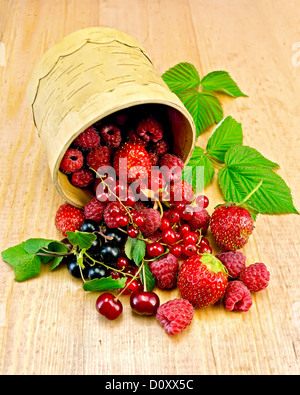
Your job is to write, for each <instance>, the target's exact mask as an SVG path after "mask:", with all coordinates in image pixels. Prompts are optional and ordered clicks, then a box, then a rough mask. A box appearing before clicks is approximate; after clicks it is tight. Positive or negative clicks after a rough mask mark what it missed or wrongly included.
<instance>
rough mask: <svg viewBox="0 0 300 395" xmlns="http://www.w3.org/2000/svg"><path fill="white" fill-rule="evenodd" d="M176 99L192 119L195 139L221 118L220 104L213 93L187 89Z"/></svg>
mask: <svg viewBox="0 0 300 395" xmlns="http://www.w3.org/2000/svg"><path fill="white" fill-rule="evenodd" d="M178 97H179V99H180V100H181V101H182V103H183V104H184V105H185V107H186V108H187V110H188V111H189V113H190V114H191V115H192V117H193V119H194V122H195V125H196V132H197V137H198V136H199V135H200V134H201V133H202V132H203V131H204V130H205V129H207V128H208V127H209V126H211V125H213V124H214V123H218V122H220V121H221V120H222V118H223V109H222V106H221V103H220V101H219V99H218V97H217V96H216V95H215V94H214V93H213V92H209V91H202V92H198V91H197V90H195V89H189V90H186V91H182V92H180V93H179V94H178Z"/></svg>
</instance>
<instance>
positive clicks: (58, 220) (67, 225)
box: [55, 203, 85, 237]
mask: <svg viewBox="0 0 300 395" xmlns="http://www.w3.org/2000/svg"><path fill="white" fill-rule="evenodd" d="M84 220H85V217H84V214H83V211H82V210H81V209H79V208H77V207H74V206H71V204H69V203H64V204H62V205H61V206H60V207H59V208H58V210H57V212H56V215H55V225H56V228H57V230H58V231H59V232H61V233H62V234H63V235H64V236H65V237H66V236H67V235H66V232H75V230H80V227H81V225H82V223H83V221H84Z"/></svg>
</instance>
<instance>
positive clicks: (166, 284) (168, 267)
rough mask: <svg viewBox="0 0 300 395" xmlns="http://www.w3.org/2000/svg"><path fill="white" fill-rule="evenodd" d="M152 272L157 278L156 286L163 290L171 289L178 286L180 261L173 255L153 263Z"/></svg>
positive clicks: (151, 265)
mask: <svg viewBox="0 0 300 395" xmlns="http://www.w3.org/2000/svg"><path fill="white" fill-rule="evenodd" d="M149 267H150V270H151V272H152V274H153V276H154V278H155V282H156V285H157V286H158V288H161V289H171V288H174V287H175V286H176V284H177V273H178V267H179V265H178V261H177V258H176V257H175V256H174V255H172V254H170V253H169V254H167V255H166V256H164V257H163V258H160V259H157V260H156V261H154V262H151V263H150V265H149Z"/></svg>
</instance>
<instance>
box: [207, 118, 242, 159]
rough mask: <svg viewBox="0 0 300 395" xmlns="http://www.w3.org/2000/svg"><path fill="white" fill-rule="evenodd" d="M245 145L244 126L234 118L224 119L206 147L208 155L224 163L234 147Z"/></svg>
mask: <svg viewBox="0 0 300 395" xmlns="http://www.w3.org/2000/svg"><path fill="white" fill-rule="evenodd" d="M241 144H243V131H242V125H241V124H240V123H239V122H237V121H236V120H235V119H234V118H232V117H230V116H229V117H226V118H224V119H223V120H222V121H221V122H220V123H218V125H217V126H216V128H215V129H214V131H213V132H212V134H211V136H210V138H209V140H208V142H207V146H206V151H207V153H208V154H209V155H210V156H211V157H213V158H216V159H218V160H219V161H221V162H224V158H225V154H226V152H227V151H228V150H229V148H231V147H232V146H234V145H241Z"/></svg>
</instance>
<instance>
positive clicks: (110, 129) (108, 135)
mask: <svg viewBox="0 0 300 395" xmlns="http://www.w3.org/2000/svg"><path fill="white" fill-rule="evenodd" d="M100 136H101V137H102V138H103V140H104V141H105V143H106V145H107V146H108V147H110V148H117V147H119V145H120V144H121V141H122V138H121V131H120V129H119V128H118V127H117V126H115V125H112V124H111V125H104V126H102V127H101V129H100Z"/></svg>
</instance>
